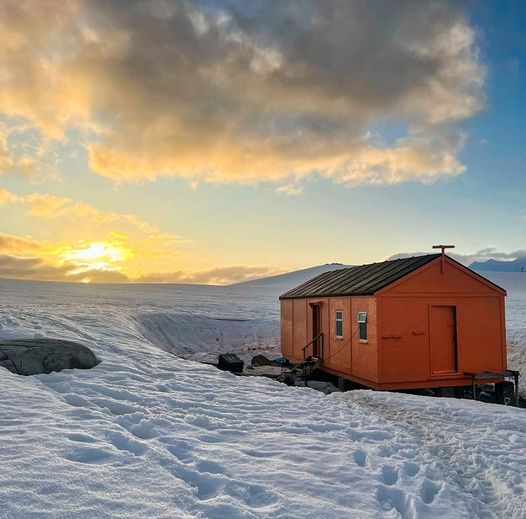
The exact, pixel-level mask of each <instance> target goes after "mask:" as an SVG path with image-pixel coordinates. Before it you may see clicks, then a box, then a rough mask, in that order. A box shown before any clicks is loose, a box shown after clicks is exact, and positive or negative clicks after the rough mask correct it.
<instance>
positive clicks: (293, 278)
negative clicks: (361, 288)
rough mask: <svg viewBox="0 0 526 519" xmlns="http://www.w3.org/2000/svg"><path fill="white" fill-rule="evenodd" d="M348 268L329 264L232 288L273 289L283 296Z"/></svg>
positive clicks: (239, 284)
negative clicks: (327, 274)
mask: <svg viewBox="0 0 526 519" xmlns="http://www.w3.org/2000/svg"><path fill="white" fill-rule="evenodd" d="M348 266H349V265H343V264H342V263H327V264H325V265H318V266H316V267H310V268H306V269H301V270H295V271H293V272H286V273H285V274H278V275H277V276H269V277H266V278H260V279H253V280H252V281H243V282H242V283H236V284H235V285H231V286H232V287H245V288H266V289H273V290H276V291H277V292H279V293H280V294H281V293H284V292H287V291H288V290H290V289H291V288H294V287H295V286H297V285H301V284H302V283H305V281H308V280H309V279H312V278H313V277H316V276H319V275H320V274H323V273H324V272H330V271H332V270H339V269H344V268H346V267H348Z"/></svg>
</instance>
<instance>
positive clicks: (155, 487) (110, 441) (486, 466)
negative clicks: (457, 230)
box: [0, 282, 526, 519]
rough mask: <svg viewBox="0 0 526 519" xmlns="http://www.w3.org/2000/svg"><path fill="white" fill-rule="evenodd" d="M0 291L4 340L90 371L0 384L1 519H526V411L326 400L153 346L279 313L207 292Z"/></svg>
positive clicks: (406, 400)
mask: <svg viewBox="0 0 526 519" xmlns="http://www.w3.org/2000/svg"><path fill="white" fill-rule="evenodd" d="M0 288H1V289H2V295H3V298H2V305H1V306H0V326H1V328H0V337H4V338H5V337H23V336H24V337H28V336H31V335H33V336H50V337H62V338H67V339H72V340H79V341H81V342H83V343H84V344H86V345H87V346H89V347H91V348H92V349H93V350H94V351H95V352H96V354H97V355H98V356H99V357H100V358H101V359H102V363H101V364H100V365H98V366H97V367H96V368H94V369H92V370H69V371H63V372H61V373H53V374H50V375H39V376H35V377H18V376H16V375H13V374H11V373H10V372H8V371H7V370H0V383H1V384H2V393H3V394H2V406H0V437H1V439H2V441H1V442H0V463H1V467H2V470H0V504H1V506H0V517H5V518H10V519H11V518H26V517H36V518H40V517H43V518H47V517H49V518H81V517H82V518H106V517H108V518H110V517H111V518H113V517H116V518H119V517H122V518H135V517H136V518H143V517H152V518H157V517H159V518H178V517H181V518H190V517H192V518H211V519H227V518H228V519H229V518H233V519H235V518H279V519H285V518H286V519H292V518H294V519H296V518H299V517H302V518H320V517H323V518H328V519H331V518H334V519H339V518H347V517H353V518H355V517H356V518H368V517H374V518H377V517H389V518H395V517H397V518H398V517H402V518H404V519H405V518H407V519H412V518H422V517H425V518H427V517H432V518H433V517H436V518H444V517H454V518H468V517H469V518H471V517H485V518H486V517H487V518H501V517H513V518H516V517H517V518H521V517H526V507H525V504H524V503H525V499H524V496H525V495H526V486H525V480H526V416H525V414H524V411H523V410H517V409H514V408H507V407H503V406H496V405H490V404H483V403H480V402H473V401H470V400H461V401H457V400H453V399H437V398H426V397H417V396H411V395H402V394H397V393H375V392H370V391H355V392H351V393H347V394H332V395H327V396H326V395H323V394H322V393H319V392H316V391H313V390H310V389H307V388H288V387H286V386H283V385H281V384H278V383H276V382H273V381H270V380H266V379H254V378H246V379H245V378H239V377H235V376H233V375H231V374H229V373H222V372H220V371H218V370H216V369H214V368H212V367H209V366H205V365H201V364H197V363H195V362H192V361H190V360H185V359H181V358H177V357H175V356H173V355H171V354H169V353H167V352H166V351H163V349H161V348H159V347H158V344H160V345H161V346H162V347H163V348H168V347H170V341H172V346H171V347H174V348H177V347H178V345H180V344H181V343H180V342H178V341H179V340H182V339H178V337H180V335H179V333H178V331H179V330H186V332H185V333H186V334H187V335H186V336H185V337H186V338H185V339H184V341H188V342H191V337H192V334H193V335H194V337H196V338H197V340H201V339H200V338H201V337H202V336H207V337H208V339H209V338H210V337H211V336H212V335H213V334H214V333H216V332H215V331H213V330H216V329H215V328H214V326H216V324H217V323H216V321H217V322H218V323H220V324H218V325H217V326H218V329H220V330H223V337H226V339H225V341H224V343H225V345H227V342H228V337H229V336H228V333H230V332H229V331H228V330H229V328H230V326H233V327H235V326H239V327H240V328H239V329H236V330H235V331H234V332H232V334H231V337H233V338H235V337H237V336H238V335H237V334H238V332H240V331H242V330H249V329H250V327H251V326H253V327H254V329H256V328H257V327H258V326H261V327H262V328H261V330H263V329H265V325H264V324H261V323H264V322H269V321H270V322H271V321H272V320H273V319H274V320H275V315H276V310H275V309H273V308H272V307H271V305H270V303H269V300H270V297H268V298H266V297H267V296H264V297H263V296H261V290H259V289H258V296H260V297H261V298H260V299H258V296H254V297H252V296H251V294H250V291H246V292H242V291H237V292H236V293H235V294H234V293H233V292H232V294H233V295H232V296H231V297H232V300H233V301H235V304H234V303H233V304H232V305H230V304H229V302H227V304H225V303H224V302H223V299H222V298H220V297H218V296H217V295H216V292H215V291H214V290H215V289H213V288H206V290H205V288H203V287H201V288H198V289H196V291H195V294H194V295H193V294H192V291H191V290H188V289H187V288H183V289H180V288H179V287H161V288H160V289H157V287H102V286H100V287H96V286H94V287H77V286H71V285H49V284H38V283H17V282H0ZM84 288H85V290H84ZM168 288H170V290H168ZM128 289H131V292H130V291H128ZM207 291H209V292H210V293H211V294H212V296H210V297H207V295H206V292H207ZM228 294H231V293H230V292H228V293H227V296H228ZM263 295H264V294H263ZM274 305H275V303H274ZM145 316H146V318H145ZM181 316H183V317H181ZM243 316H244V317H243ZM149 319H150V321H149ZM243 319H249V320H251V321H245V320H243ZM212 321H213V322H212ZM152 323H153V324H152ZM203 323H205V324H204V325H203ZM214 323H215V324H214ZM232 323H237V324H232ZM189 327H190V328H192V327H193V330H189ZM159 330H160V331H161V332H162V333H163V334H165V335H166V337H165V338H164V340H165V341H166V342H165V343H164V344H162V343H161V341H159V340H157V338H158V337H159V336H158V335H157V333H159V332H158V331H159ZM211 330H212V331H211ZM148 333H151V335H150V336H148ZM259 333H263V332H257V333H256V332H255V333H251V332H250V333H249V332H247V333H246V337H247V339H246V340H247V343H246V344H244V345H243V346H249V342H250V341H252V340H254V337H258V336H259V335H258V334H259ZM207 334H208V335H207ZM148 338H149V339H150V340H148ZM208 339H207V340H208ZM203 340H204V339H203Z"/></svg>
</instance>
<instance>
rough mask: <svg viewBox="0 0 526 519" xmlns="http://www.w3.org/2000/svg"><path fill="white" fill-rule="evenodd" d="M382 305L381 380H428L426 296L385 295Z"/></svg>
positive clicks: (381, 300)
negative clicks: (403, 296)
mask: <svg viewBox="0 0 526 519" xmlns="http://www.w3.org/2000/svg"><path fill="white" fill-rule="evenodd" d="M379 304H380V305H381V314H382V323H381V337H380V339H381V341H380V348H381V350H382V351H381V366H380V380H381V381H382V382H401V381H413V380H427V378H428V376H429V333H428V330H429V316H428V301H427V298H425V297H424V298H421V297H414V298H403V299H402V298H400V297H392V298H389V297H385V298H381V299H379Z"/></svg>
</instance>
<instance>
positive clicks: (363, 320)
mask: <svg viewBox="0 0 526 519" xmlns="http://www.w3.org/2000/svg"><path fill="white" fill-rule="evenodd" d="M357 322H358V340H359V341H360V342H362V343H366V342H369V330H368V326H367V325H368V321H367V312H358V319H357Z"/></svg>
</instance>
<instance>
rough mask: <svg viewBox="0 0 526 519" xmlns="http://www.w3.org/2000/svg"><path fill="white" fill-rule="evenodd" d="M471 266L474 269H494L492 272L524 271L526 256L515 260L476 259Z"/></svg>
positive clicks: (525, 269)
mask: <svg viewBox="0 0 526 519" xmlns="http://www.w3.org/2000/svg"><path fill="white" fill-rule="evenodd" d="M469 268H471V269H473V270H482V271H492V272H523V271H526V256H522V257H521V258H517V259H515V260H513V261H499V260H493V259H490V260H487V261H474V262H473V263H472V264H471V265H469Z"/></svg>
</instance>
